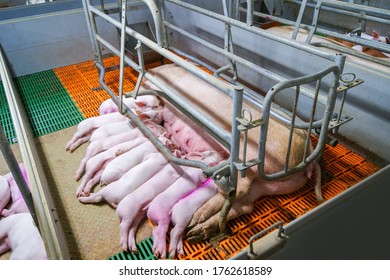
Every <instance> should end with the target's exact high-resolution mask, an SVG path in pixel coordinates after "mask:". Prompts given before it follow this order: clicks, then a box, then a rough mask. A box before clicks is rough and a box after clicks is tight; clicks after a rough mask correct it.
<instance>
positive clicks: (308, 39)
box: [305, 0, 322, 44]
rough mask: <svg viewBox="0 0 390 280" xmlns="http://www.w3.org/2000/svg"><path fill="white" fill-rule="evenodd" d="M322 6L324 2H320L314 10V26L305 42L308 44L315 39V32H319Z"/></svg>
mask: <svg viewBox="0 0 390 280" xmlns="http://www.w3.org/2000/svg"><path fill="white" fill-rule="evenodd" d="M321 4H322V0H318V2H317V4H316V6H315V8H314V15H313V22H312V25H311V28H310V32H309V34H308V35H307V38H306V41H305V43H306V44H310V42H311V39H312V38H313V35H314V32H316V30H317V24H318V19H319V16H320V11H321Z"/></svg>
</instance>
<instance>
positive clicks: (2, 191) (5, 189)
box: [0, 176, 11, 213]
mask: <svg viewBox="0 0 390 280" xmlns="http://www.w3.org/2000/svg"><path fill="white" fill-rule="evenodd" d="M10 199H11V191H10V187H9V184H8V180H7V178H6V177H5V176H0V213H1V212H2V211H3V209H4V208H5V207H6V206H7V204H8V202H9V200H10Z"/></svg>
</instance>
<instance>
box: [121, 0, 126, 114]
mask: <svg viewBox="0 0 390 280" xmlns="http://www.w3.org/2000/svg"><path fill="white" fill-rule="evenodd" d="M126 5H127V0H122V7H121V11H122V12H121V42H120V43H121V46H120V52H121V53H120V56H119V59H120V62H119V63H120V64H119V101H120V102H119V112H121V113H123V112H122V107H123V73H124V69H125V52H126V49H125V43H126Z"/></svg>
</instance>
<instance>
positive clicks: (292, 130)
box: [284, 85, 300, 172]
mask: <svg viewBox="0 0 390 280" xmlns="http://www.w3.org/2000/svg"><path fill="white" fill-rule="evenodd" d="M299 88H300V86H299V85H297V86H296V90H295V99H294V105H293V111H292V116H291V128H290V135H289V136H288V144H287V154H286V163H285V167H284V171H285V172H287V171H288V163H289V162H290V152H291V144H292V138H293V133H294V124H295V116H296V114H297V107H298V99H299Z"/></svg>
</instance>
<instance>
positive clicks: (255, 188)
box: [187, 162, 322, 243]
mask: <svg viewBox="0 0 390 280" xmlns="http://www.w3.org/2000/svg"><path fill="white" fill-rule="evenodd" d="M313 171H314V181H315V182H314V190H315V194H316V197H317V200H318V201H322V196H321V168H320V166H319V164H318V163H317V162H313V163H312V164H309V165H308V167H307V168H306V169H305V170H304V171H302V172H298V173H296V174H293V175H291V176H289V177H287V178H285V179H282V180H278V181H264V180H260V179H256V180H254V181H253V182H252V184H251V185H250V188H249V189H248V190H246V191H245V192H241V191H242V189H241V188H240V185H239V186H238V187H239V188H238V190H237V193H238V195H237V197H238V199H237V200H235V201H234V203H233V206H232V208H231V210H230V212H229V213H228V216H227V221H229V220H232V219H234V218H237V217H239V216H241V215H245V214H249V213H250V212H252V209H253V203H254V202H255V201H256V200H257V199H258V198H259V197H262V196H266V195H283V194H288V193H292V192H294V191H297V190H298V189H300V188H301V187H303V186H304V185H305V183H306V181H307V179H308V178H310V177H311V176H312V174H313ZM224 200H225V197H224V195H223V194H222V193H218V194H217V195H215V196H214V197H213V198H212V199H211V200H209V201H208V202H207V203H206V204H204V205H203V207H202V208H200V209H199V210H198V211H197V212H196V213H195V214H196V216H195V215H194V217H193V219H192V221H191V223H190V225H189V228H190V230H189V231H188V233H187V238H188V240H189V242H193V243H197V242H200V241H202V240H206V239H209V238H210V237H212V236H213V235H215V234H217V233H218V232H219V219H220V216H221V209H222V206H223V203H224Z"/></svg>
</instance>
